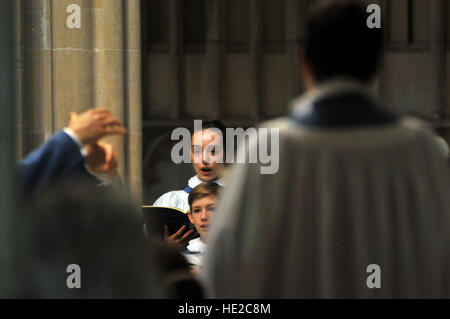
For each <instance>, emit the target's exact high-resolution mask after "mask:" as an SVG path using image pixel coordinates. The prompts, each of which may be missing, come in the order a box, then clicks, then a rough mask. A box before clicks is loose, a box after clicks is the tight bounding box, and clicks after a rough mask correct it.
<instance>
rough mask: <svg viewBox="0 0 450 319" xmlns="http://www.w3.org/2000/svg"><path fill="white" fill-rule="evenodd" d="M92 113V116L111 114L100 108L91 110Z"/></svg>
mask: <svg viewBox="0 0 450 319" xmlns="http://www.w3.org/2000/svg"><path fill="white" fill-rule="evenodd" d="M92 113H94V114H111V111H110V110H108V109H105V108H103V107H101V108H98V109H92Z"/></svg>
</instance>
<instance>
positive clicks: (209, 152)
mask: <svg viewBox="0 0 450 319" xmlns="http://www.w3.org/2000/svg"><path fill="white" fill-rule="evenodd" d="M224 147H225V146H223V145H222V137H221V135H220V133H219V132H218V131H216V130H211V129H206V130H203V131H198V132H196V133H194V135H192V143H191V160H192V165H193V166H194V170H195V173H197V176H198V178H200V179H201V180H202V181H203V182H210V181H213V180H215V179H216V178H218V177H219V173H220V171H221V169H222V167H223V157H224V156H223V148H224ZM218 162H219V163H218Z"/></svg>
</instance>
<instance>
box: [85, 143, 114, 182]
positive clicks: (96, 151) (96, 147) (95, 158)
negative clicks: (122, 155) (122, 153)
mask: <svg viewBox="0 0 450 319" xmlns="http://www.w3.org/2000/svg"><path fill="white" fill-rule="evenodd" d="M86 149H87V152H88V154H87V156H86V165H87V167H88V168H89V170H90V171H91V172H92V173H95V174H107V175H108V177H109V178H110V180H113V179H114V178H115V177H116V176H117V154H116V152H115V151H114V148H113V146H112V145H111V144H103V143H94V144H89V145H87V146H86Z"/></svg>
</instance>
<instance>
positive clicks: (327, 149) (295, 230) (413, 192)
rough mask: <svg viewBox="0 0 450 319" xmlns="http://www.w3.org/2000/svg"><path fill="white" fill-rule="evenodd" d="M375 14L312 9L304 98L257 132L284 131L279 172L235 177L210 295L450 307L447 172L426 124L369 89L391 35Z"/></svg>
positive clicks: (220, 218) (241, 168)
mask: <svg viewBox="0 0 450 319" xmlns="http://www.w3.org/2000/svg"><path fill="white" fill-rule="evenodd" d="M368 16H369V14H367V13H366V7H365V6H363V5H362V4H361V3H359V2H351V1H328V2H320V3H319V4H317V6H316V7H315V8H314V9H313V10H312V12H311V14H310V18H309V21H308V27H307V31H306V39H305V45H304V48H303V52H302V61H301V66H302V68H301V69H302V75H303V78H304V79H305V82H306V84H307V88H308V91H307V93H306V94H305V95H304V96H303V97H301V98H299V99H297V100H295V101H294V102H293V104H292V111H291V113H290V114H289V115H288V116H286V117H284V118H280V119H276V120H273V121H270V122H268V123H264V124H262V125H261V127H267V128H279V129H280V141H279V156H280V168H279V171H278V172H277V173H276V174H273V175H262V174H261V173H260V166H261V165H258V164H254V165H250V164H244V165H236V166H235V167H234V168H233V171H232V172H231V173H230V176H229V177H230V178H229V181H228V183H227V188H226V190H225V191H224V194H223V196H222V197H221V201H220V203H219V206H218V209H217V212H216V214H215V216H214V220H213V222H212V228H211V230H210V232H209V237H208V248H207V252H206V256H205V260H204V262H203V280H204V283H205V285H206V287H207V290H208V294H209V297H213V298H430V297H449V286H450V285H449V278H450V277H449V275H448V272H449V269H450V263H449V241H450V236H449V230H450V223H449V222H450V219H449V214H450V212H449V209H450V205H449V178H448V177H449V176H448V167H447V166H446V164H445V160H444V158H443V156H442V151H441V150H440V149H439V147H438V146H437V143H436V141H435V139H434V136H433V134H432V133H431V132H430V131H429V130H428V129H427V127H426V126H425V125H423V124H422V123H420V122H419V121H417V120H414V119H409V118H403V117H401V116H398V115H396V114H394V113H391V112H390V111H388V110H386V109H383V108H382V107H380V106H379V105H378V103H377V102H376V101H375V99H374V98H373V97H372V96H371V94H370V93H369V91H370V90H369V89H368V87H370V84H371V82H372V80H373V79H374V78H375V76H376V73H377V71H378V69H379V66H380V64H381V58H382V52H383V39H382V30H381V29H369V28H368V27H367V25H366V20H367V18H368ZM241 147H244V146H242V145H241ZM257 147H258V142H254V143H252V144H251V145H250V146H249V148H248V152H256V151H257Z"/></svg>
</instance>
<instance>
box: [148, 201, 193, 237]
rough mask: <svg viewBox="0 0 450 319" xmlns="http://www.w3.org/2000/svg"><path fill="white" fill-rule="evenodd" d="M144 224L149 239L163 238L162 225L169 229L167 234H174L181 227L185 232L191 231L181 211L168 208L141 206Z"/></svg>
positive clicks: (185, 216) (189, 224)
mask: <svg viewBox="0 0 450 319" xmlns="http://www.w3.org/2000/svg"><path fill="white" fill-rule="evenodd" d="M142 213H143V215H144V222H145V225H146V227H147V233H148V236H149V237H151V238H155V237H156V238H164V225H167V227H168V228H169V234H170V235H172V234H174V233H176V232H177V231H178V230H179V229H180V228H181V227H182V226H183V225H186V230H185V231H188V230H189V229H191V223H190V222H189V219H188V217H187V214H185V213H184V212H183V211H182V210H181V209H177V208H170V207H156V206H142Z"/></svg>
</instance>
